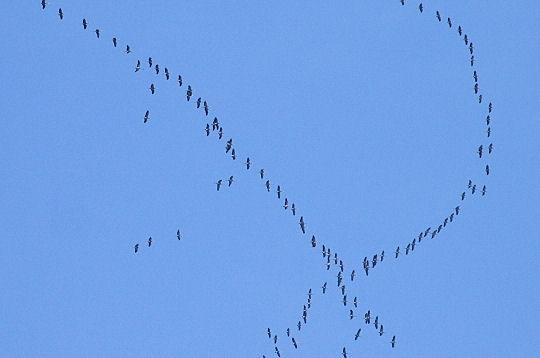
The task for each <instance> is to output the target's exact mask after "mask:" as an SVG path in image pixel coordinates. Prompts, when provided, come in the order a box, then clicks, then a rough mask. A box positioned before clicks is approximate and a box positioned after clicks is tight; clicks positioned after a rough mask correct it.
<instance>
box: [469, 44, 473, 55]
mask: <svg viewBox="0 0 540 358" xmlns="http://www.w3.org/2000/svg"><path fill="white" fill-rule="evenodd" d="M473 51H474V47H473V43H472V42H471V43H469V52H470V53H471V55H472V54H473Z"/></svg>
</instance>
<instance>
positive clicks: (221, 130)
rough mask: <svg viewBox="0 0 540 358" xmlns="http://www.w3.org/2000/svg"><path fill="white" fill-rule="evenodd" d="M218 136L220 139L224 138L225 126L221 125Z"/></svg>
mask: <svg viewBox="0 0 540 358" xmlns="http://www.w3.org/2000/svg"><path fill="white" fill-rule="evenodd" d="M218 138H219V139H221V138H223V127H220V128H219V132H218Z"/></svg>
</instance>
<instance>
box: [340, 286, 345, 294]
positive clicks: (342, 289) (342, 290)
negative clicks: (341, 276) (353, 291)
mask: <svg viewBox="0 0 540 358" xmlns="http://www.w3.org/2000/svg"><path fill="white" fill-rule="evenodd" d="M341 294H342V295H345V285H343V286H341Z"/></svg>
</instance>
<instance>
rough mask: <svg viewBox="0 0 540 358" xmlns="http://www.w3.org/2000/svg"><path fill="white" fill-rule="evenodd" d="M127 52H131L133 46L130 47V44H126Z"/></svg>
mask: <svg viewBox="0 0 540 358" xmlns="http://www.w3.org/2000/svg"><path fill="white" fill-rule="evenodd" d="M126 53H127V54H130V53H131V47H129V45H126Z"/></svg>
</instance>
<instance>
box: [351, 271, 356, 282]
mask: <svg viewBox="0 0 540 358" xmlns="http://www.w3.org/2000/svg"><path fill="white" fill-rule="evenodd" d="M355 275H356V272H355V271H354V270H352V272H351V282H352V281H354V276H355Z"/></svg>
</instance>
